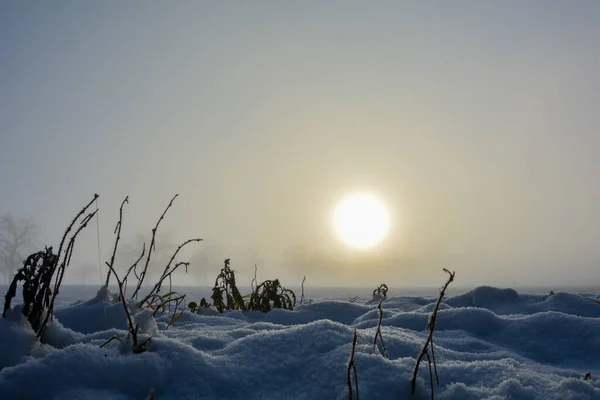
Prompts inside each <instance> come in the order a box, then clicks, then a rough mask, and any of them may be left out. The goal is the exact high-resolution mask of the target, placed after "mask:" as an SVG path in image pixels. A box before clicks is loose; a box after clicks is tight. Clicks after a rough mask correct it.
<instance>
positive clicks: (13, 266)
mask: <svg viewBox="0 0 600 400" xmlns="http://www.w3.org/2000/svg"><path fill="white" fill-rule="evenodd" d="M35 236H36V227H35V224H34V223H33V222H32V221H30V220H27V219H17V218H14V217H12V216H10V215H5V216H3V217H0V275H2V282H3V283H4V284H6V285H8V283H9V282H10V281H11V280H12V277H13V276H14V275H15V273H16V271H17V269H19V268H21V267H22V266H23V260H24V259H25V257H27V255H28V254H29V253H28V251H31V250H32V248H33V246H34V245H35Z"/></svg>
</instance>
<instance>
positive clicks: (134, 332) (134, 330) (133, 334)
mask: <svg viewBox="0 0 600 400" xmlns="http://www.w3.org/2000/svg"><path fill="white" fill-rule="evenodd" d="M106 265H107V266H108V268H109V270H110V272H112V273H113V275H114V276H115V279H116V280H117V285H118V286H119V295H120V296H121V303H122V304H123V309H124V310H125V315H126V316H127V326H128V327H129V333H130V334H131V337H132V339H133V348H134V352H135V350H136V349H138V348H141V346H140V347H138V343H137V341H138V337H137V331H138V329H137V328H138V327H137V325H134V324H133V320H132V319H131V314H130V313H129V307H127V300H126V299H125V295H124V294H123V282H121V280H120V279H119V276H118V275H117V272H116V271H115V270H114V268H113V266H112V265H110V264H109V263H106ZM148 340H149V339H148ZM146 342H147V341H146ZM146 342H144V344H145V343H146ZM142 346H143V345H142Z"/></svg>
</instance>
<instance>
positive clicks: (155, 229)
mask: <svg viewBox="0 0 600 400" xmlns="http://www.w3.org/2000/svg"><path fill="white" fill-rule="evenodd" d="M177 196H179V194H176V195H175V196H173V198H172V199H171V201H170V202H169V205H168V206H167V208H165V211H163V213H162V215H161V216H160V218H159V219H158V221H157V222H156V225H155V226H154V228H152V240H151V241H150V248H149V249H148V256H147V257H146V264H145V265H144V269H143V270H142V273H141V274H140V277H139V279H138V284H137V286H136V288H135V291H134V292H133V295H132V296H131V298H132V299H133V298H134V297H136V296H137V294H138V292H139V291H140V289H141V288H142V284H143V283H144V278H145V277H146V272H147V271H148V264H150V258H151V256H152V252H153V251H155V250H156V232H157V231H158V226H159V225H160V223H161V222H162V220H163V219H164V218H165V215H166V214H167V211H169V208H171V206H172V205H173V201H174V200H175V199H176V198H177Z"/></svg>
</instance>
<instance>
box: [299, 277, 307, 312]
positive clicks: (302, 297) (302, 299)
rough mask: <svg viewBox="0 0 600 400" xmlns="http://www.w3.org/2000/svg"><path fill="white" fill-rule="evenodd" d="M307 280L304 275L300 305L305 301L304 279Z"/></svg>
mask: <svg viewBox="0 0 600 400" xmlns="http://www.w3.org/2000/svg"><path fill="white" fill-rule="evenodd" d="M305 280H306V275H305V276H304V279H302V296H300V305H302V303H304V281H305Z"/></svg>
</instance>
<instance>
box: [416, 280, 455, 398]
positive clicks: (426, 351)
mask: <svg viewBox="0 0 600 400" xmlns="http://www.w3.org/2000/svg"><path fill="white" fill-rule="evenodd" d="M444 272H446V273H447V274H448V275H450V276H449V278H448V281H447V282H446V284H445V285H444V286H443V287H442V290H441V291H440V295H439V297H438V299H437V302H436V303H435V307H434V309H433V312H432V314H431V316H430V318H429V322H428V324H427V329H428V330H429V335H428V336H427V340H426V341H425V344H424V345H423V348H422V349H421V351H420V352H419V355H418V356H417V362H416V363H415V368H414V370H413V377H412V381H411V386H412V394H413V395H414V394H415V390H416V384H417V374H418V372H419V364H420V363H421V360H422V359H423V356H425V355H427V358H428V359H429V346H430V345H431V347H432V352H433V332H434V330H435V323H436V321H437V313H438V311H439V309H440V304H441V303H442V300H443V298H444V295H445V293H446V289H447V288H448V285H450V283H451V282H452V281H453V280H454V276H455V275H456V273H455V272H450V271H448V270H447V269H446V268H444ZM433 365H434V369H435V371H436V378H438V376H437V366H436V364H435V358H434V360H433ZM430 374H431V367H430ZM431 384H432V385H433V376H431ZM438 384H439V378H438ZM431 393H432V396H433V389H432V392H431ZM432 398H433V397H432Z"/></svg>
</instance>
